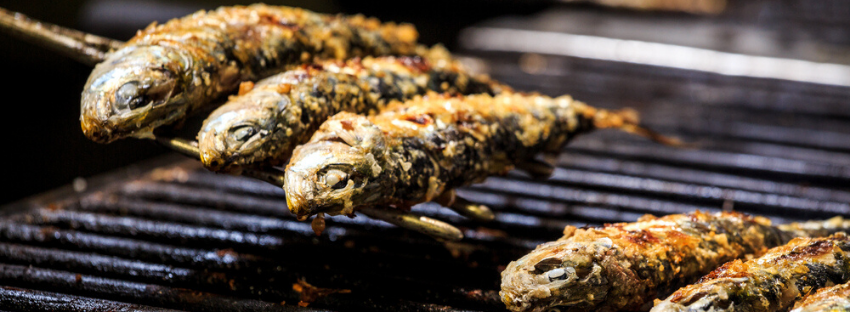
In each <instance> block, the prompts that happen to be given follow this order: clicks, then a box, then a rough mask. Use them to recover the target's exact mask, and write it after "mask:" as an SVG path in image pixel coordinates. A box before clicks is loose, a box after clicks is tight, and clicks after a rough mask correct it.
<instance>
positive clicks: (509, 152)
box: [284, 92, 638, 218]
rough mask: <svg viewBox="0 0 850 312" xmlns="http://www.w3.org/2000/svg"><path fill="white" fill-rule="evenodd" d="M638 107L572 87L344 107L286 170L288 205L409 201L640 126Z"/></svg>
mask: <svg viewBox="0 0 850 312" xmlns="http://www.w3.org/2000/svg"><path fill="white" fill-rule="evenodd" d="M633 115H634V114H632V113H630V112H611V111H606V110H599V109H596V108H593V107H590V106H588V105H586V104H584V103H581V102H579V101H575V100H573V99H572V98H571V97H569V96H562V97H558V98H551V97H547V96H542V95H538V94H520V93H513V92H502V93H500V94H498V95H495V96H491V95H487V94H477V95H468V96H463V97H455V96H447V95H439V94H434V93H432V94H429V95H427V96H425V97H416V98H414V99H412V100H409V101H407V102H404V103H401V102H396V103H394V104H391V105H390V106H389V107H388V108H387V109H386V110H384V111H382V112H381V113H380V114H378V115H375V116H371V117H364V116H359V115H355V114H351V113H340V114H337V115H336V116H334V117H332V118H330V119H329V120H328V121H326V122H325V123H324V124H322V126H321V128H320V129H319V130H318V131H317V132H316V133H315V134H314V135H313V137H312V139H311V140H310V141H309V142H308V143H306V144H304V145H301V146H299V147H298V148H296V149H295V151H294V153H293V156H292V158H291V159H290V162H289V165H288V166H287V167H286V171H285V181H286V182H285V186H284V190H285V191H286V200H287V203H288V204H289V209H290V211H292V212H293V213H295V214H296V215H298V216H299V217H302V218H305V217H307V216H310V215H314V214H318V213H327V214H330V215H339V214H344V215H352V214H353V213H354V211H355V209H356V208H358V207H362V206H366V205H377V206H394V207H396V208H401V209H407V208H409V207H410V206H412V205H414V204H417V203H421V202H427V201H432V200H435V199H438V197H439V196H440V195H444V193H445V194H452V193H453V192H451V191H452V190H453V189H454V188H456V187H459V186H463V185H467V184H471V183H475V182H481V181H483V180H484V179H485V178H486V177H488V176H490V175H495V174H504V173H506V172H507V171H508V170H510V169H511V168H513V167H514V166H516V165H520V164H521V163H522V162H524V161H529V160H532V159H533V157H535V156H536V155H537V154H539V153H541V152H550V153H556V152H559V151H560V150H561V148H562V147H563V146H564V145H565V144H566V143H567V142H568V141H570V139H572V138H573V137H574V136H576V135H578V134H581V133H584V132H587V131H590V130H593V129H595V128H620V129H627V130H635V129H638V128H637V126H636V125H635V124H636V118H635V117H634V116H633Z"/></svg>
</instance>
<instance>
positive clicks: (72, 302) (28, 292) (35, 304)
mask: <svg viewBox="0 0 850 312" xmlns="http://www.w3.org/2000/svg"><path fill="white" fill-rule="evenodd" d="M0 308H3V309H10V311H26V312H30V311H33V312H36V311H56V312H65V311H68V312H83V311H85V312H124V311H138V312H148V311H157V312H167V311H176V310H171V309H163V308H157V307H151V306H145V305H139V304H132V303H124V302H118V301H110V300H103V299H94V298H87V297H80V296H74V295H68V294H63V293H52V292H46V291H38V290H32V289H24V288H17V287H9V286H0ZM11 309H14V310H11Z"/></svg>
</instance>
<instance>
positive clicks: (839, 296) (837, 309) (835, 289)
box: [791, 283, 850, 312]
mask: <svg viewBox="0 0 850 312" xmlns="http://www.w3.org/2000/svg"><path fill="white" fill-rule="evenodd" d="M848 311H850V283H844V284H838V285H835V286H832V287H826V288H821V289H818V291H817V292H815V293H814V294H810V295H808V296H806V297H804V298H803V299H802V300H800V301H797V303H795V304H794V309H792V310H791V312H848Z"/></svg>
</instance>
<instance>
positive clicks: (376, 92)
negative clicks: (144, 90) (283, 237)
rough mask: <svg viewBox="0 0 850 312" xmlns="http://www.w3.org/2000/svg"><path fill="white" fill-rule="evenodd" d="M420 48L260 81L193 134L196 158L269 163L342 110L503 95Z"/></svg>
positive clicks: (437, 52) (234, 166) (210, 164)
mask: <svg viewBox="0 0 850 312" xmlns="http://www.w3.org/2000/svg"><path fill="white" fill-rule="evenodd" d="M424 50H425V51H421V52H418V53H417V54H418V55H421V56H400V57H391V56H389V57H377V58H373V57H366V58H363V59H354V60H349V61H347V62H340V61H326V62H323V63H319V64H318V65H310V66H305V67H303V68H299V69H295V70H291V71H288V72H284V73H281V74H278V75H274V76H271V77H269V78H266V79H263V80H261V81H259V82H258V83H257V84H256V85H255V86H254V87H253V89H252V90H250V91H248V92H247V93H245V94H241V95H239V96H236V97H232V98H231V99H230V100H229V101H228V102H227V103H226V104H224V105H223V106H221V107H219V108H218V109H216V110H215V111H214V112H213V113H212V114H211V115H210V117H209V118H207V120H206V121H205V122H204V126H203V127H202V130H201V131H200V133H199V134H198V142H199V147H200V149H201V160H202V162H203V163H204V164H205V165H206V166H207V168H209V169H211V170H214V171H235V170H239V169H241V168H242V167H245V166H263V165H266V166H267V165H275V164H278V163H279V162H281V161H284V160H286V159H287V158H288V157H289V156H290V154H291V152H292V149H293V148H295V146H296V145H297V144H301V143H304V142H306V141H307V140H308V139H309V138H310V136H311V135H312V133H313V132H314V131H315V130H316V129H317V128H318V127H319V126H320V125H321V124H322V122H324V121H325V120H327V119H328V118H329V117H330V116H332V115H334V114H336V113H339V112H342V111H348V112H355V113H362V114H375V113H376V112H377V111H378V110H380V109H381V108H383V107H384V106H386V104H387V103H388V102H390V101H391V100H400V101H404V100H407V99H410V98H412V97H413V96H415V95H422V94H425V93H426V91H428V90H430V91H438V92H446V93H459V94H470V93H497V92H501V91H502V90H506V89H507V87H505V86H501V85H498V84H496V83H494V82H492V81H490V80H489V79H487V78H486V77H472V76H470V75H469V74H466V72H465V70H464V69H463V68H462V66H461V65H460V64H459V63H458V62H457V61H454V60H452V59H451V56H450V55H449V53H448V51H446V50H445V49H444V48H442V47H439V46H438V47H434V48H431V49H424Z"/></svg>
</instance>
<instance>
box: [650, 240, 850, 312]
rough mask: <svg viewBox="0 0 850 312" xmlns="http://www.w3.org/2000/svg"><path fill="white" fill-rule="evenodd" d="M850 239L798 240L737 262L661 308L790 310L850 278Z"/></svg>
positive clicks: (679, 293)
mask: <svg viewBox="0 0 850 312" xmlns="http://www.w3.org/2000/svg"><path fill="white" fill-rule="evenodd" d="M848 256H850V237H848V236H847V235H846V234H844V233H843V232H839V233H836V234H833V235H832V236H829V237H822V238H795V239H793V240H791V241H790V242H789V243H788V244H786V245H783V246H779V247H775V248H773V249H771V250H769V251H768V252H767V253H765V254H764V255H763V256H761V257H759V258H756V259H752V260H748V261H746V262H744V261H741V260H735V261H732V262H729V263H726V264H724V265H723V266H722V267H720V268H718V269H716V270H714V271H712V272H711V273H709V274H708V275H706V276H704V277H703V278H701V279H700V280H699V281H698V282H697V283H696V284H692V285H688V286H686V287H683V288H681V289H679V290H677V291H676V292H675V293H673V294H672V295H671V296H670V297H668V298H667V299H665V300H664V301H658V302H656V304H655V307H654V308H652V310H651V311H652V312H661V311H697V310H699V311H740V312H743V311H765V312H767V311H786V310H788V309H789V308H791V306H792V305H793V304H794V302H795V301H797V300H799V299H800V298H802V297H803V296H805V295H806V294H809V293H812V292H814V291H816V290H818V289H820V288H824V287H827V286H831V285H834V284H843V283H846V282H847V281H848V279H850V261H848Z"/></svg>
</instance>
